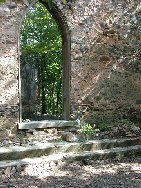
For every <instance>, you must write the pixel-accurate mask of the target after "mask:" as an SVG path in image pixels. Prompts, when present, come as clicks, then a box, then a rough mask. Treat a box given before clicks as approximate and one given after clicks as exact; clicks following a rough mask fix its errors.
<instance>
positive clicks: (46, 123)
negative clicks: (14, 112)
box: [18, 120, 77, 129]
mask: <svg viewBox="0 0 141 188" xmlns="http://www.w3.org/2000/svg"><path fill="white" fill-rule="evenodd" d="M74 125H75V126H76V125H77V122H76V121H65V120H43V121H29V122H22V123H19V125H18V129H41V128H61V127H73V126H74Z"/></svg>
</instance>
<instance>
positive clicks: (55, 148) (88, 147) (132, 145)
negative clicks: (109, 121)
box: [0, 120, 141, 168]
mask: <svg viewBox="0 0 141 188" xmlns="http://www.w3.org/2000/svg"><path fill="white" fill-rule="evenodd" d="M74 124H76V122H75V123H74V122H69V123H68V122H66V121H60V120H59V121H52V122H51V123H49V121H42V122H38V123H37V122H25V123H22V124H20V125H19V129H20V130H23V129H24V130H25V129H29V128H30V129H37V128H48V127H51V128H52V127H57V128H58V127H59V128H60V127H62V128H63V127H64V126H65V127H73V126H74ZM134 155H135V156H140V155H141V137H136V138H125V139H101V140H89V141H83V142H80V141H77V142H66V141H60V142H52V143H49V142H47V143H42V142H37V143H36V144H34V145H24V146H20V145H19V146H10V147H1V148H0V168H3V167H7V166H19V165H23V164H32V163H38V162H41V161H43V160H44V161H46V162H51V161H53V162H57V161H69V162H72V161H75V160H83V159H91V160H103V159H108V158H114V159H121V158H123V157H125V156H134Z"/></svg>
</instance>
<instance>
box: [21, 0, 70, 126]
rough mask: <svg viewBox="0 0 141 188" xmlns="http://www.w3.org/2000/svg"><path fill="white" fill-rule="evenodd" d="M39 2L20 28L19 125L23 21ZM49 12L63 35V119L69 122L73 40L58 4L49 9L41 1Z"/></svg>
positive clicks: (29, 6) (41, 0)
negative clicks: (21, 30) (21, 31)
mask: <svg viewBox="0 0 141 188" xmlns="http://www.w3.org/2000/svg"><path fill="white" fill-rule="evenodd" d="M37 2H38V0H34V1H32V2H31V3H30V4H29V5H28V7H27V8H26V10H25V11H24V13H23V15H22V18H21V21H20V26H19V36H18V60H19V78H18V80H19V123H21V122H22V103H21V75H20V74H21V73H20V29H21V25H22V21H23V19H24V16H25V15H26V13H27V12H28V11H29V9H30V8H31V7H32V6H33V5H34V4H35V3H37ZM39 2H41V3H42V4H43V5H44V6H45V7H46V8H47V10H48V11H49V12H50V14H51V15H52V16H53V18H54V19H55V20H56V22H57V23H58V25H59V29H60V31H61V35H62V41H63V42H62V54H63V66H62V67H63V80H62V83H63V91H62V95H63V97H62V101H63V106H62V110H63V119H64V120H69V117H70V61H71V59H70V51H71V39H70V30H69V27H68V24H67V21H66V18H65V16H64V15H63V13H62V11H61V10H60V9H59V8H58V7H57V5H56V4H54V5H53V7H52V8H51V9H49V6H48V3H47V2H45V1H43V0H40V1H39Z"/></svg>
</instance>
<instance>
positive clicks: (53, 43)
mask: <svg viewBox="0 0 141 188" xmlns="http://www.w3.org/2000/svg"><path fill="white" fill-rule="evenodd" d="M56 14H57V13H56ZM54 17H55V16H52V15H51V13H50V12H49V11H48V9H47V8H46V7H45V6H44V5H43V4H42V3H40V2H37V3H35V4H34V5H32V7H31V8H30V9H29V11H28V12H27V14H26V15H25V17H24V19H23V21H22V25H21V30H20V78H21V112H20V115H21V119H22V121H23V120H26V119H29V120H45V119H68V114H69V109H68V112H66V111H67V108H68V104H69V102H68V99H67V100H66V93H68V89H69V81H68V80H69V79H68V78H69V71H68V70H69V69H68V59H69V58H68V57H67V59H66V57H65V56H66V55H67V54H66V51H65V48H66V42H67V40H65V38H64V37H63V34H62V30H60V26H59V25H58V22H56V20H55V19H54ZM64 44H65V46H64ZM67 45H68V44H67ZM66 70H67V71H66ZM65 80H66V81H65ZM67 85H68V86H67ZM66 86H67V87H66ZM67 98H68V97H67Z"/></svg>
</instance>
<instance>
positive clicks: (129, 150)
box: [0, 145, 141, 169]
mask: <svg viewBox="0 0 141 188" xmlns="http://www.w3.org/2000/svg"><path fill="white" fill-rule="evenodd" d="M135 156H141V145H135V146H129V147H117V148H111V149H104V150H95V151H84V152H78V153H74V152H70V153H60V154H52V155H49V156H41V157H34V158H23V159H19V160H4V161H1V162H0V169H1V168H5V167H11V166H14V167H18V168H19V167H20V166H22V165H34V164H35V165H36V164H41V163H44V164H49V166H51V164H52V162H54V164H58V163H59V162H74V161H84V162H86V161H87V160H106V159H114V160H121V159H122V158H124V157H128V158H129V157H135ZM85 160H86V161H85Z"/></svg>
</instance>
